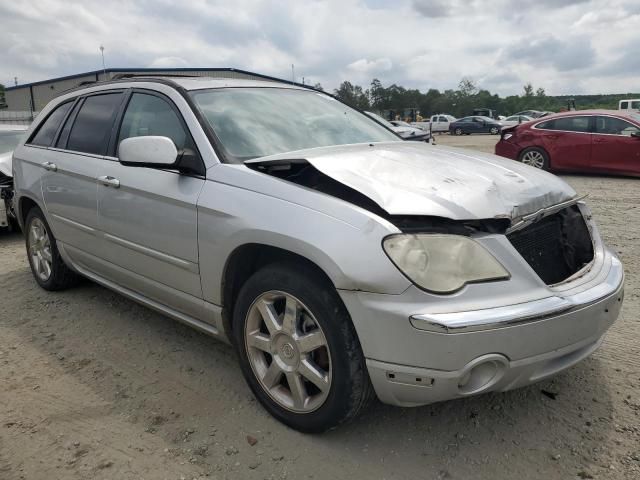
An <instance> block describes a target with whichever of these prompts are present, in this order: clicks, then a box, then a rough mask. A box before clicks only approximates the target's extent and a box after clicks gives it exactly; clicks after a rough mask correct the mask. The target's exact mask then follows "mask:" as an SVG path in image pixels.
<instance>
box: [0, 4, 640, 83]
mask: <svg viewBox="0 0 640 480" xmlns="http://www.w3.org/2000/svg"><path fill="white" fill-rule="evenodd" d="M639 13H640V9H639V8H638V6H637V0H608V1H607V0H540V1H539V2H531V1H530V0H465V1H463V0H447V1H443V0H429V1H427V0H394V1H393V2H390V1H383V0H270V1H269V0H234V2H232V3H230V2H228V1H226V0H190V1H188V2H175V1H174V0H114V1H113V2H105V1H103V0H84V1H77V0H23V1H22V2H0V18H2V28H0V45H2V46H3V48H2V49H0V82H2V83H5V84H11V83H12V81H11V80H12V78H13V77H14V76H17V77H18V78H19V81H20V82H22V83H25V82H30V81H37V80H43V79H46V78H50V77H54V76H60V75H69V74H73V73H78V72H82V71H88V70H96V69H99V68H101V59H100V51H99V50H98V47H99V45H100V44H103V45H104V46H105V60H106V64H107V67H143V66H159V67H180V66H189V67H235V68H242V69H246V70H254V71H259V72H262V73H266V74H269V75H274V76H279V77H282V78H287V79H288V78H290V75H291V64H295V71H296V74H297V79H298V80H300V79H301V78H300V77H302V76H305V78H306V80H307V81H309V82H312V83H315V82H321V83H322V84H323V86H324V87H325V89H333V88H336V87H337V86H338V85H339V83H340V82H341V81H342V80H350V81H352V82H354V83H359V84H361V85H363V86H365V87H367V86H368V83H369V82H370V80H371V79H372V78H373V77H374V76H375V77H377V78H379V79H380V80H381V81H382V82H383V84H387V85H388V84H391V83H396V84H399V85H403V86H405V87H408V88H420V89H421V90H427V89H429V88H438V89H441V90H442V89H446V88H455V87H456V86H457V84H458V82H459V81H460V79H461V78H462V77H463V76H469V77H472V78H475V79H477V80H478V81H479V83H480V86H481V87H482V88H487V89H490V90H492V91H496V92H497V93H500V94H503V95H505V94H513V93H519V92H520V91H521V89H522V85H523V84H524V83H526V82H531V83H533V85H534V86H535V87H539V86H540V87H544V88H545V89H546V90H547V92H548V93H552V94H553V93H557V94H559V93H577V91H578V90H581V91H587V92H594V93H599V92H603V93H604V92H620V91H633V90H637V89H638V86H637V78H638V76H639V74H640V71H639V69H640V66H637V62H630V63H629V62H627V66H626V68H620V65H621V63H620V62H621V61H622V60H618V59H621V58H622V56H623V54H625V53H627V52H633V51H635V49H634V46H635V45H637V44H638V43H639V42H640V15H638V14H639ZM632 60H633V58H632ZM616 61H617V62H618V63H616ZM612 69H615V71H613V72H612V71H611V70H612Z"/></svg>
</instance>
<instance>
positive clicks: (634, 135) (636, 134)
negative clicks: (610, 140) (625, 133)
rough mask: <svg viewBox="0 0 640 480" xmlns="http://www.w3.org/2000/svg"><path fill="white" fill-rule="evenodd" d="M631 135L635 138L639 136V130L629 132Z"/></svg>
mask: <svg viewBox="0 0 640 480" xmlns="http://www.w3.org/2000/svg"><path fill="white" fill-rule="evenodd" d="M631 136H632V137H635V138H640V132H633V133H631Z"/></svg>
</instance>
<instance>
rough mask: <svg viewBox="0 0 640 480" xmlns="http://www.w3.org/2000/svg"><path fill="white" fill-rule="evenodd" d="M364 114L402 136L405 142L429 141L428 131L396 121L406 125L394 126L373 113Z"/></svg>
mask: <svg viewBox="0 0 640 480" xmlns="http://www.w3.org/2000/svg"><path fill="white" fill-rule="evenodd" d="M364 113H366V114H367V115H369V116H370V117H371V118H373V119H374V120H375V121H377V122H378V123H381V124H382V125H384V126H385V127H387V128H388V129H389V130H392V131H393V132H395V133H397V134H398V135H400V136H401V137H402V138H403V139H404V140H413V141H419V142H426V141H427V140H429V132H428V131H427V132H425V131H424V130H422V129H420V128H416V127H412V126H411V125H409V124H406V123H405V122H400V121H398V120H394V121H396V122H398V123H400V124H404V125H394V124H393V123H391V122H390V121H388V120H385V119H384V118H382V117H381V116H380V115H378V114H375V113H373V112H364ZM405 125H406V126H405Z"/></svg>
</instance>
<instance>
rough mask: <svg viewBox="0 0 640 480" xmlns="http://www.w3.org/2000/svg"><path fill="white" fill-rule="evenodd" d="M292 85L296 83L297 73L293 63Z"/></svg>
mask: <svg viewBox="0 0 640 480" xmlns="http://www.w3.org/2000/svg"><path fill="white" fill-rule="evenodd" d="M291 83H296V71H295V67H294V66H293V63H292V64H291Z"/></svg>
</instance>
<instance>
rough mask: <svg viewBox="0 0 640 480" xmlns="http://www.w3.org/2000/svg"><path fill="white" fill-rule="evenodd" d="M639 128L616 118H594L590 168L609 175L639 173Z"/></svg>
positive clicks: (602, 116) (601, 116)
mask: <svg viewBox="0 0 640 480" xmlns="http://www.w3.org/2000/svg"><path fill="white" fill-rule="evenodd" d="M634 134H636V135H637V134H640V128H638V127H637V126H636V125H634V124H632V123H631V122H628V121H626V120H623V119H621V118H618V117H610V116H606V115H599V116H597V117H595V129H594V132H593V146H592V149H591V166H592V168H594V169H596V170H601V171H604V172H611V173H640V138H639V137H636V136H633V135H634Z"/></svg>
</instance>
